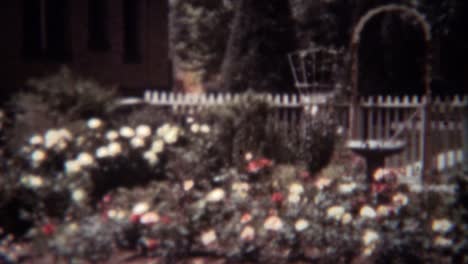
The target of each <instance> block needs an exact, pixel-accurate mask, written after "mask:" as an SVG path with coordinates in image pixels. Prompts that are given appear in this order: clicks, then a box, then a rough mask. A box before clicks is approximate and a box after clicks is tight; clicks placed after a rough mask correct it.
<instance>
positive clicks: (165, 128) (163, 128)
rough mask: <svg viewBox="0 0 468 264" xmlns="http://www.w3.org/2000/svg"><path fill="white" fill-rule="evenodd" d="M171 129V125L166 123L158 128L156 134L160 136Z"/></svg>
mask: <svg viewBox="0 0 468 264" xmlns="http://www.w3.org/2000/svg"><path fill="white" fill-rule="evenodd" d="M170 129H171V125H169V124H164V125H162V126H160V127H159V128H158V130H156V135H158V136H159V137H163V136H164V135H165V134H166V133H167V132H168V131H169V130H170Z"/></svg>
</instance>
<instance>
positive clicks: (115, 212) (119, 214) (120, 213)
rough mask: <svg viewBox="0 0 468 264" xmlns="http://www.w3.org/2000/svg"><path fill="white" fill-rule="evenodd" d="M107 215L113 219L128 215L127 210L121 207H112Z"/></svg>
mask: <svg viewBox="0 0 468 264" xmlns="http://www.w3.org/2000/svg"><path fill="white" fill-rule="evenodd" d="M107 216H108V217H109V218H110V219H112V220H116V221H119V220H123V219H125V218H126V217H127V212H126V211H124V210H121V209H117V210H115V209H111V210H109V211H107Z"/></svg>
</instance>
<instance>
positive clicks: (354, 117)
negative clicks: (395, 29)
mask: <svg viewBox="0 0 468 264" xmlns="http://www.w3.org/2000/svg"><path fill="white" fill-rule="evenodd" d="M382 13H403V14H406V15H409V16H411V17H413V18H414V19H415V21H416V22H417V23H418V24H419V26H420V27H421V29H422V31H423V34H424V44H425V48H426V50H425V62H424V73H423V74H424V76H423V78H424V92H425V100H424V102H425V105H424V107H423V108H422V110H423V111H421V113H422V115H421V120H422V122H423V127H422V134H423V135H422V138H423V142H422V143H421V151H422V153H423V154H422V156H423V157H422V168H421V170H422V173H423V175H424V174H426V173H427V172H428V171H429V169H430V168H429V167H430V161H431V155H430V154H429V153H430V150H429V145H428V144H426V143H427V142H428V141H429V128H430V127H429V124H430V121H429V111H428V110H429V106H430V99H431V71H432V69H431V60H432V47H431V39H432V35H431V26H430V24H429V23H428V21H427V20H426V19H425V17H424V16H423V15H422V14H421V13H419V12H418V11H416V10H415V9H412V8H409V7H406V6H402V5H396V4H389V5H384V6H380V7H377V8H374V9H372V10H370V11H368V12H367V13H366V14H365V15H364V16H362V17H361V19H360V20H359V21H358V23H357V24H356V26H355V27H354V29H353V32H352V35H351V43H350V45H351V60H352V61H351V63H352V64H351V109H350V130H349V133H350V134H349V138H350V139H351V140H355V139H358V137H359V132H358V130H359V127H358V126H360V124H361V122H360V120H359V110H360V109H359V108H360V106H359V87H358V86H359V43H360V36H361V33H362V31H363V30H364V28H365V26H366V25H367V23H368V22H369V21H370V20H372V19H373V18H375V17H376V16H378V15H380V14H382Z"/></svg>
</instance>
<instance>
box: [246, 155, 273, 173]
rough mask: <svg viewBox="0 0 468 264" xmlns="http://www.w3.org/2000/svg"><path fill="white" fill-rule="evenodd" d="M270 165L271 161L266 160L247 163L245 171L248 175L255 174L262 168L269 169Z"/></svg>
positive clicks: (261, 159)
mask: <svg viewBox="0 0 468 264" xmlns="http://www.w3.org/2000/svg"><path fill="white" fill-rule="evenodd" d="M272 165H273V161H271V160H269V159H266V158H260V159H256V160H252V161H250V162H249V163H247V167H246V170H247V172H248V173H257V172H259V171H260V170H262V169H264V168H267V167H271V166H272Z"/></svg>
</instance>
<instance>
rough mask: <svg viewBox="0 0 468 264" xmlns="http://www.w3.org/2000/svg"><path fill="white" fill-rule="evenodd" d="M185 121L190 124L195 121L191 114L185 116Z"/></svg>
mask: <svg viewBox="0 0 468 264" xmlns="http://www.w3.org/2000/svg"><path fill="white" fill-rule="evenodd" d="M185 121H186V122H187V124H191V123H193V121H195V119H194V118H193V117H191V116H189V117H187V119H186V120H185Z"/></svg>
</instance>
